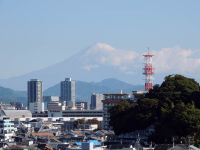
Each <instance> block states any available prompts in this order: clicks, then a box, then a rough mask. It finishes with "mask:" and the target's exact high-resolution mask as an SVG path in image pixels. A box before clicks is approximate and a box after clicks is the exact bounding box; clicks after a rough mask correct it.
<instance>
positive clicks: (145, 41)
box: [0, 0, 200, 78]
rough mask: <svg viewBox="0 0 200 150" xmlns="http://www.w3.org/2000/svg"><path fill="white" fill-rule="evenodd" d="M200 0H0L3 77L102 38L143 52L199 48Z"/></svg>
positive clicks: (54, 59) (52, 60)
mask: <svg viewBox="0 0 200 150" xmlns="http://www.w3.org/2000/svg"><path fill="white" fill-rule="evenodd" d="M199 6H200V1H199V0H193V1H188V0H176V1H174V0H167V1H161V0H151V1H147V0H140V1H138V0H137V1H136V0H126V1H123V0H120V1H119V0H109V1H108V0H101V1H100V0H99V1H94V0H84V1H81V0H71V1H68V0H59V1H55V0H54V1H51V0H48V1H47V0H42V1H41V0H29V1H27V0H17V1H7V0H0V70H1V73H0V78H9V77H13V76H18V75H22V74H25V73H28V72H31V71H34V70H38V69H42V68H44V67H47V66H50V65H52V64H55V63H57V62H60V61H62V60H64V59H66V58H68V57H70V56H72V55H74V54H76V53H77V52H79V51H80V50H83V49H86V48H87V47H89V46H91V45H93V44H95V43H97V42H101V43H106V44H109V45H111V46H113V47H115V48H117V49H121V50H124V51H130V50H134V51H137V52H139V53H140V52H144V51H146V47H147V46H150V48H151V49H153V50H156V51H159V50H161V49H162V48H172V47H174V46H179V47H181V48H183V49H192V50H195V51H198V49H199V50H200V42H199V39H200V19H199V18H200V9H199ZM195 54H197V53H195ZM193 57H194V56H193ZM195 57H197V58H200V56H199V55H196V56H195Z"/></svg>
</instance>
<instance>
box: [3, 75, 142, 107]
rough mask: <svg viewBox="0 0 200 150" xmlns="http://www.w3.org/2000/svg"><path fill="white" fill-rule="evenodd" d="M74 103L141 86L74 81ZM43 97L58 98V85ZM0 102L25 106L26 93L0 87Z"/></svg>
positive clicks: (138, 88) (117, 81)
mask: <svg viewBox="0 0 200 150" xmlns="http://www.w3.org/2000/svg"><path fill="white" fill-rule="evenodd" d="M75 87H76V101H90V97H91V94H92V93H99V94H105V93H119V92H120V90H122V91H123V93H132V91H134V90H144V86H143V85H131V84H129V83H126V82H123V81H120V80H117V79H114V78H109V79H105V80H102V81H101V82H83V81H76V84H75ZM43 95H44V96H60V83H58V84H56V85H54V86H52V87H50V88H48V89H46V90H44V92H43ZM0 101H1V102H3V103H10V102H11V101H20V102H22V103H24V104H25V105H26V103H27V92H26V91H14V90H12V89H9V88H4V87H0Z"/></svg>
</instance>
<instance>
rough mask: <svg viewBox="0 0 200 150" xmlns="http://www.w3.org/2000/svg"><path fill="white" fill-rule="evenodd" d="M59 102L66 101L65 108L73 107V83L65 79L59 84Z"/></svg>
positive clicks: (69, 79)
mask: <svg viewBox="0 0 200 150" xmlns="http://www.w3.org/2000/svg"><path fill="white" fill-rule="evenodd" d="M60 101H61V102H63V101H66V105H67V107H70V108H72V107H75V81H72V79H71V78H65V81H61V83H60Z"/></svg>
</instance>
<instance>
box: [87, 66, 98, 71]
mask: <svg viewBox="0 0 200 150" xmlns="http://www.w3.org/2000/svg"><path fill="white" fill-rule="evenodd" d="M98 67H99V66H98V65H86V66H84V67H83V69H85V70H88V71H90V70H91V69H95V68H98Z"/></svg>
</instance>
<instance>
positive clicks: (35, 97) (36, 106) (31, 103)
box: [27, 79, 44, 113]
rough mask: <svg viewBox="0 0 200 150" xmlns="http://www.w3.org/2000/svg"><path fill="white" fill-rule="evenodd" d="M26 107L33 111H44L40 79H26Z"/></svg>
mask: <svg viewBox="0 0 200 150" xmlns="http://www.w3.org/2000/svg"><path fill="white" fill-rule="evenodd" d="M27 90H28V108H29V110H30V111H31V112H32V113H34V112H42V111H44V103H43V99H42V81H40V80H38V79H31V80H30V81H28V89H27Z"/></svg>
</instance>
